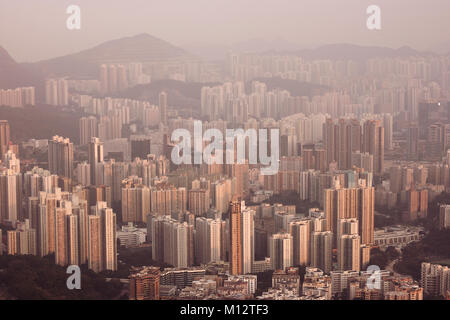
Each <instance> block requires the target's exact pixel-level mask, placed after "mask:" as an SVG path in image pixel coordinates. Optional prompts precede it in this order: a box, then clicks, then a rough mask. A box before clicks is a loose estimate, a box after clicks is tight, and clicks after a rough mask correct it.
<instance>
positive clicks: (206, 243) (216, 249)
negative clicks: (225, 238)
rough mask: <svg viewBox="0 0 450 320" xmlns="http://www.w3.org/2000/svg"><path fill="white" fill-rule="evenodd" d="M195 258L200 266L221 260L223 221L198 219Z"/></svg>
mask: <svg viewBox="0 0 450 320" xmlns="http://www.w3.org/2000/svg"><path fill="white" fill-rule="evenodd" d="M195 230H196V234H195V258H196V260H197V263H198V264H208V263H210V262H218V261H220V258H221V247H222V235H221V230H222V221H221V220H220V219H216V220H213V219H207V218H204V217H200V218H197V219H196V228H195Z"/></svg>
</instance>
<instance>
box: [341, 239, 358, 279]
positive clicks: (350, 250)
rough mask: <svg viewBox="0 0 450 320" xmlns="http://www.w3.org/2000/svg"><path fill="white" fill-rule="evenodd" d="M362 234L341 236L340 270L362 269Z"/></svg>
mask: <svg viewBox="0 0 450 320" xmlns="http://www.w3.org/2000/svg"><path fill="white" fill-rule="evenodd" d="M360 241H361V240H360V236H358V235H357V234H351V235H348V234H346V235H343V236H341V237H340V238H339V243H340V244H339V249H338V268H339V270H340V271H346V270H353V271H359V270H360V263H361V260H360Z"/></svg>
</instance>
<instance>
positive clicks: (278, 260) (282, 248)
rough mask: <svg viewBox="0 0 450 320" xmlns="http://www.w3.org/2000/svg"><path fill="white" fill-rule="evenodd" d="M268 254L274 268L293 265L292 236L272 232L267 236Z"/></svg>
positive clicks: (282, 268) (283, 268) (280, 268)
mask: <svg viewBox="0 0 450 320" xmlns="http://www.w3.org/2000/svg"><path fill="white" fill-rule="evenodd" d="M269 256H270V260H271V262H272V268H273V269H274V270H285V269H286V268H288V267H291V266H292V265H293V244H292V236H291V235H290V234H289V233H274V234H273V235H271V236H270V237H269Z"/></svg>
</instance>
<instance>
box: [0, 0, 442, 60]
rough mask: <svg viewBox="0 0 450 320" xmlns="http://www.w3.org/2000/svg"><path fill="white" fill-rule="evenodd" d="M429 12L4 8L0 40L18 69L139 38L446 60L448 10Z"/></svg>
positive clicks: (352, 0)
mask: <svg viewBox="0 0 450 320" xmlns="http://www.w3.org/2000/svg"><path fill="white" fill-rule="evenodd" d="M71 4H75V5H79V6H80V8H81V10H82V11H81V12H82V28H81V30H78V31H77V32H71V31H69V30H67V29H66V28H65V20H66V18H67V15H66V14H65V10H66V8H67V7H68V6H69V5H71ZM371 4H377V5H379V6H380V8H381V10H382V29H381V30H379V31H377V32H369V31H368V30H367V29H366V28H365V22H366V19H367V15H366V8H367V7H368V6H369V5H371ZM432 4H433V5H429V2H427V1H422V0H396V1H391V0H379V1H376V3H375V2H374V1H368V0H341V1H335V0H321V1H315V0H303V1H290V0H281V1H280V0H276V1H275V0H262V1H261V0H249V1H243V2H239V3H230V2H229V1H224V0H215V1H209V0H195V1H183V0H171V1H164V2H162V1H157V0H130V1H121V0H97V1H87V0H72V1H70V0H40V1H27V0H18V1H8V0H1V1H0V8H1V11H0V39H1V40H2V46H3V47H5V48H6V49H7V50H8V51H9V52H10V53H11V55H12V56H13V57H14V58H15V59H16V60H17V61H19V62H32V61H38V60H43V59H49V58H54V57H57V56H61V55H66V54H69V53H75V52H78V51H81V50H84V49H88V48H90V47H93V46H95V45H97V44H98V43H100V42H104V41H108V40H113V39H117V38H122V37H126V36H133V35H135V34H140V33H149V34H151V35H153V36H155V37H158V38H161V39H164V40H166V41H168V42H171V43H173V44H175V45H177V46H181V47H185V48H186V49H194V50H193V51H198V52H199V53H202V52H203V53H205V55H208V54H209V55H212V56H213V57H216V56H217V55H218V53H217V52H218V50H220V49H221V48H224V47H225V48H227V47H229V46H232V45H233V44H239V43H242V42H244V43H247V42H248V41H249V40H255V39H259V43H260V42H268V43H273V44H277V43H278V44H280V43H281V44H284V47H286V48H289V49H303V48H314V47H317V46H319V45H324V44H331V43H351V44H362V45H369V46H387V47H392V48H398V47H401V46H405V45H407V46H411V47H413V48H414V49H418V50H427V51H428V50H430V51H440V52H449V51H450V43H449V41H448V39H447V38H446V37H445V30H447V31H448V30H450V21H449V19H448V12H450V3H449V2H448V1H446V0H433V1H432ZM443 33H444V34H443ZM24 38H27V39H29V41H23V39H24ZM276 39H281V40H280V41H278V42H277V41H273V40H276ZM257 43H258V41H257ZM266 46H267V47H269V48H271V49H274V50H276V49H277V48H276V47H275V46H270V45H266ZM244 47H245V46H244ZM250 48H251V46H250ZM278 49H279V48H278ZM250 51H251V50H250Z"/></svg>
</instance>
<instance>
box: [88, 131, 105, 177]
mask: <svg viewBox="0 0 450 320" xmlns="http://www.w3.org/2000/svg"><path fill="white" fill-rule="evenodd" d="M88 156H89V165H90V169H91V178H90V181H91V184H92V185H97V184H99V183H100V177H99V173H98V171H99V164H100V163H102V162H103V143H102V142H101V141H100V139H99V138H95V137H94V138H92V139H91V142H90V143H89V149H88Z"/></svg>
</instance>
